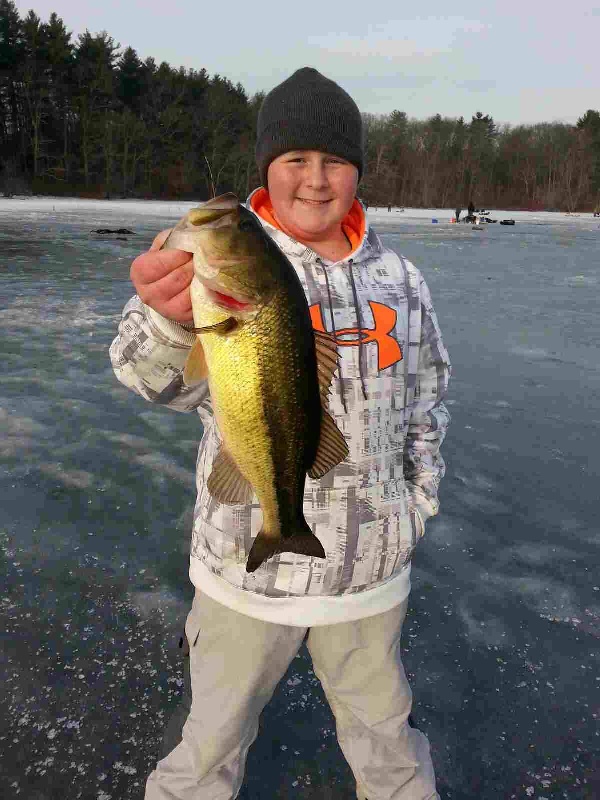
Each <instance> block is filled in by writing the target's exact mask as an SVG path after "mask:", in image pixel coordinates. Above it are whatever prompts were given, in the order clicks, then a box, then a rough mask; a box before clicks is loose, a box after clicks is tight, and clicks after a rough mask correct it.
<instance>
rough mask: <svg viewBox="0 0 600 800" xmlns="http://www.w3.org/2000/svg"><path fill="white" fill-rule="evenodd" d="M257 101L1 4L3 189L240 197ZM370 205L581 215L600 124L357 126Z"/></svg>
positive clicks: (251, 179)
mask: <svg viewBox="0 0 600 800" xmlns="http://www.w3.org/2000/svg"><path fill="white" fill-rule="evenodd" d="M263 97H264V94H263V93H257V94H255V95H253V96H248V94H247V93H246V91H245V89H244V87H243V86H242V85H241V84H240V83H237V84H235V85H234V84H233V83H232V82H231V81H230V80H228V79H227V78H226V77H224V76H221V75H218V74H216V75H212V76H211V75H209V74H208V73H207V72H206V70H204V69H200V70H193V69H187V70H186V69H184V68H183V67H181V68H179V69H174V68H173V67H171V66H170V65H169V64H167V63H166V62H162V63H161V64H159V65H157V64H156V62H155V60H154V59H153V58H147V59H145V60H141V59H140V58H139V56H138V54H137V53H136V51H135V50H134V49H133V48H131V47H125V48H122V47H121V45H119V44H118V43H116V42H115V41H114V40H113V38H112V37H111V36H109V34H108V33H107V32H106V31H102V32H101V33H98V34H94V35H92V34H91V33H90V32H89V31H87V30H86V32H85V33H84V34H81V35H79V36H78V37H77V40H76V41H73V40H72V34H71V33H70V32H69V31H67V29H66V27H65V25H64V22H63V20H62V19H60V17H58V16H57V14H56V13H52V14H51V15H50V18H49V20H48V21H47V22H43V21H42V20H41V19H40V18H39V17H38V16H37V15H36V14H35V12H34V11H29V13H28V14H27V16H25V17H23V18H21V17H20V16H19V13H18V10H17V8H16V5H15V3H14V2H12V0H0V191H3V192H4V194H6V195H11V194H16V193H35V194H52V195H58V194H64V195H78V196H87V197H141V198H150V197H151V198H175V197H177V198H182V199H184V198H185V199H188V198H189V199H198V200H202V199H206V198H208V197H212V196H213V195H215V194H220V193H222V192H224V191H233V192H235V193H236V194H237V195H239V196H240V197H246V196H247V194H249V192H250V191H251V190H252V189H253V188H254V187H256V186H257V185H258V183H259V177H258V172H257V169H256V166H255V163H254V140H255V135H256V119H257V115H258V110H259V108H260V104H261V102H262V99H263ZM363 119H364V123H365V131H366V164H365V174H364V178H363V180H362V183H361V186H360V189H359V193H360V196H361V197H362V198H363V199H364V200H366V201H367V202H368V203H369V204H370V205H389V204H391V205H395V206H410V207H419V206H420V207H440V208H448V207H451V208H454V207H463V208H464V207H466V205H467V203H468V202H469V201H470V200H473V202H474V203H475V204H476V205H477V206H478V207H479V206H482V207H483V206H486V207H496V208H524V209H536V210H538V209H561V210H568V211H576V210H591V209H592V208H596V207H597V206H598V204H599V203H600V113H599V112H598V111H595V110H593V109H589V110H587V111H586V112H585V113H584V114H583V115H582V116H581V117H580V119H579V120H578V121H577V123H576V124H575V125H568V124H563V123H557V122H550V123H539V124H535V125H517V126H511V125H502V126H499V125H497V124H496V123H495V122H494V120H493V118H492V117H491V116H490V115H489V114H485V115H484V114H483V113H482V112H477V113H475V114H474V115H473V117H472V118H471V120H470V121H468V122H467V121H465V120H464V119H463V118H462V117H459V118H458V119H454V118H449V117H441V116H440V115H439V114H436V115H434V116H432V117H430V118H428V119H426V120H417V119H412V118H409V117H408V115H407V114H406V112H404V111H399V110H395V111H392V112H391V113H390V114H382V115H376V114H363Z"/></svg>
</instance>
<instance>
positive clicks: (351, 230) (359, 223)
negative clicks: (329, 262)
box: [250, 186, 366, 252]
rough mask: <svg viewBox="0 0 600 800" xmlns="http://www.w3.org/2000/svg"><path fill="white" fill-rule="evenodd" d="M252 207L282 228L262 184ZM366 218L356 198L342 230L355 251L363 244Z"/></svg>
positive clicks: (274, 224)
mask: <svg viewBox="0 0 600 800" xmlns="http://www.w3.org/2000/svg"><path fill="white" fill-rule="evenodd" d="M250 208H251V209H252V211H254V213H255V214H258V216H259V217H261V219H264V221H265V222H268V223H269V225H272V226H273V227H274V228H277V229H278V230H281V227H280V226H279V224H278V222H277V220H276V219H275V212H274V210H273V204H272V203H271V197H270V196H269V192H268V191H267V190H266V189H265V188H264V187H263V186H261V187H260V189H257V190H256V191H255V192H254V193H253V194H252V196H251V197H250ZM365 229H366V219H365V212H364V211H363V208H362V206H361V204H360V203H359V202H358V200H356V199H355V200H354V202H353V203H352V206H351V208H350V211H349V212H348V213H347V214H346V216H345V217H344V219H343V220H342V230H343V231H344V233H345V234H346V236H347V237H348V241H349V242H350V246H351V247H352V252H354V251H355V250H356V249H357V248H358V247H360V245H361V244H362V240H363V238H364V235H365Z"/></svg>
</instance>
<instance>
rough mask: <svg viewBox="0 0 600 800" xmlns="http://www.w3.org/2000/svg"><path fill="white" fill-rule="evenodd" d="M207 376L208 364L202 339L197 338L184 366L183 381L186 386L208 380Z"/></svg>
mask: <svg viewBox="0 0 600 800" xmlns="http://www.w3.org/2000/svg"><path fill="white" fill-rule="evenodd" d="M207 377H208V366H207V365H206V358H205V356H204V349H203V347H202V342H201V341H200V339H196V341H195V342H194V344H193V345H192V349H191V351H190V354H189V356H188V357H187V361H186V362H185V367H184V368H183V381H184V383H185V385H186V386H193V385H194V384H195V383H200V382H201V381H204V380H206V378H207Z"/></svg>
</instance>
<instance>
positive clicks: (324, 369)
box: [313, 331, 338, 400]
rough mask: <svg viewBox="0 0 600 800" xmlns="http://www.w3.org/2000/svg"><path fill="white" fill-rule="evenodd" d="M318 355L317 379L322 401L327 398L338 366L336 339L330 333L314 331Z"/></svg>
mask: <svg viewBox="0 0 600 800" xmlns="http://www.w3.org/2000/svg"><path fill="white" fill-rule="evenodd" d="M313 333H314V335H315V350H316V353H317V378H318V380H319V392H320V394H321V400H323V398H326V397H327V395H328V394H329V389H330V388H331V381H332V378H333V373H334V372H335V369H336V367H337V365H338V360H337V359H338V352H337V345H336V343H335V339H334V338H333V336H331V335H330V334H328V333H322V332H321V331H313Z"/></svg>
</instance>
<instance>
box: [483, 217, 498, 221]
mask: <svg viewBox="0 0 600 800" xmlns="http://www.w3.org/2000/svg"><path fill="white" fill-rule="evenodd" d="M483 220H484V222H498V220H497V219H492V218H491V217H484V218H483Z"/></svg>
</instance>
